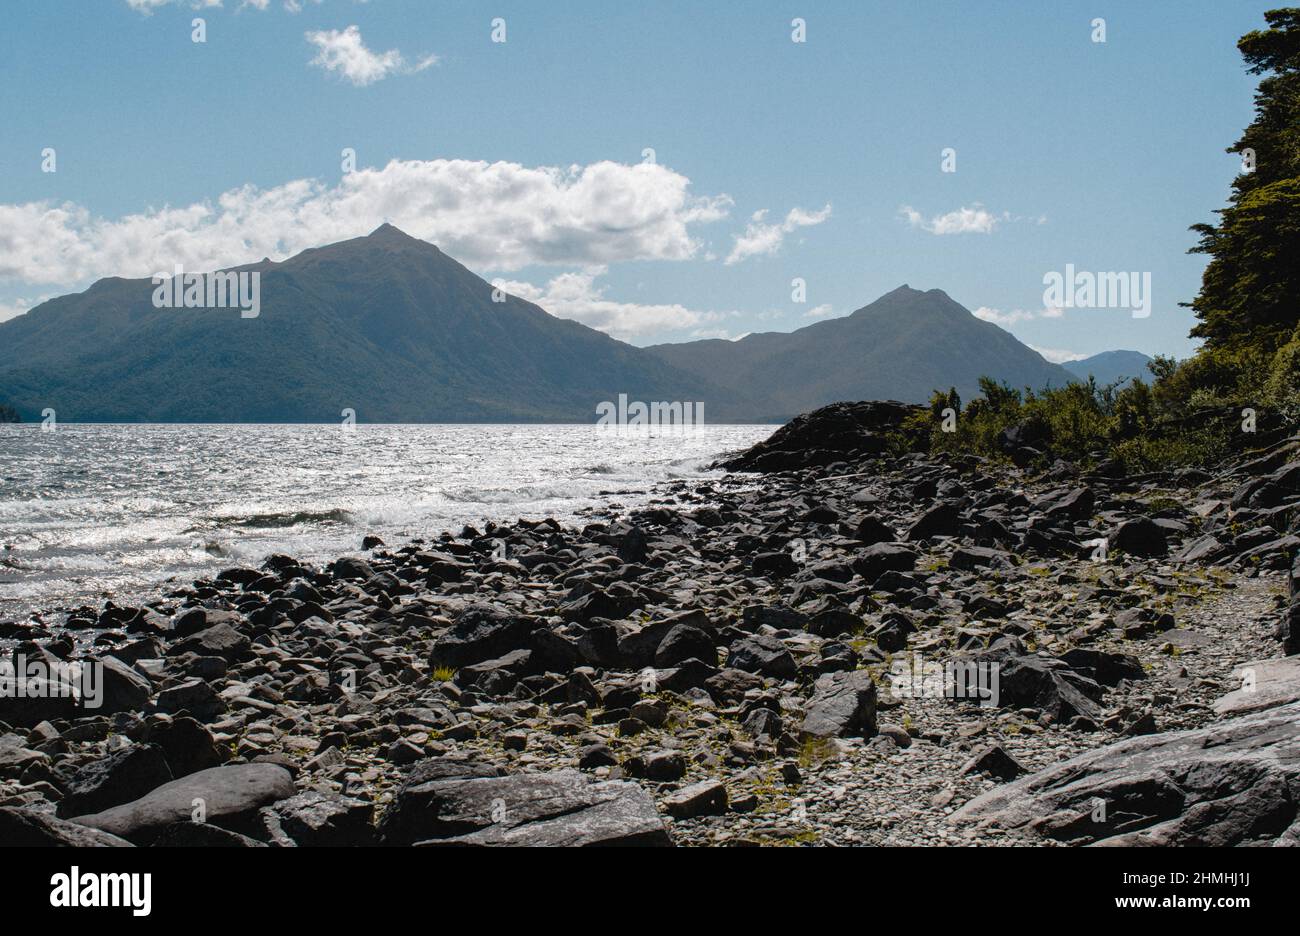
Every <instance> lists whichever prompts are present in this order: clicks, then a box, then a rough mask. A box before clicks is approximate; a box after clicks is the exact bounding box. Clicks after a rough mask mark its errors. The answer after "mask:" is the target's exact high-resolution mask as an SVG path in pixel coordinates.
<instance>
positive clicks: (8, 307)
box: [0, 296, 52, 322]
mask: <svg viewBox="0 0 1300 936" xmlns="http://www.w3.org/2000/svg"><path fill="white" fill-rule="evenodd" d="M50 298H52V297H51V296H41V297H39V298H37V299H14V300H13V301H12V302H3V301H0V322H7V321H9V320H10V319H11V318H17V317H18V316H20V315H22V314H23V313H24V312H27V311H29V310H31V309H34V308H36V307H37V306H38V305H40V304H41V303H42V302H44V301H45V300H46V299H50Z"/></svg>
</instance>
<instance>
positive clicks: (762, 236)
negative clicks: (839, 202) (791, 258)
mask: <svg viewBox="0 0 1300 936" xmlns="http://www.w3.org/2000/svg"><path fill="white" fill-rule="evenodd" d="M830 216H831V206H830V205H827V206H826V207H825V208H823V209H822V210H821V211H804V210H803V209H802V208H791V209H790V212H789V213H788V214H787V215H786V216H785V220H784V221H782V222H781V223H779V224H768V223H767V221H766V220H765V219H766V217H767V209H766V208H765V209H763V210H762V211H756V212H754V214H753V216H752V217H751V218H750V219H749V224H748V225H747V226H746V227H745V233H744V234H738V235H736V244H735V246H734V247H732V248H731V253H730V254H729V255H728V256H727V259H726V260H725V261H724V263H726V265H727V266H731V265H732V264H733V263H740V262H741V261H742V260H745V259H747V258H749V257H756V256H761V255H764V254H774V253H776V252H777V251H778V250H780V249H781V244H782V243H784V241H785V236H786V235H787V234H789V233H791V232H792V231H794V230H795V229H796V228H801V227H811V226H812V225H815V224H821V223H822V222H823V221H825V220H826V219H827V218H829V217H830Z"/></svg>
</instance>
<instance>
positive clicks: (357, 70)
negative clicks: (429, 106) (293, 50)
mask: <svg viewBox="0 0 1300 936" xmlns="http://www.w3.org/2000/svg"><path fill="white" fill-rule="evenodd" d="M305 35H306V38H307V41H308V42H310V43H311V44H312V45H314V46H316V48H317V49H318V50H319V51H318V52H317V53H316V57H315V58H314V59H312V60H311V62H310V63H309V64H311V65H319V66H320V67H321V68H323V69H325V70H326V71H330V72H337V73H338V74H339V75H340V76H342V77H343V78H344V79H345V80H347V81H350V82H352V84H354V85H356V86H357V87H365V86H366V85H368V84H374V83H375V82H376V81H382V80H383V79H384V78H387V77H388V76H389V75H391V74H393V73H394V72H399V73H403V74H413V73H415V72H419V71H424V70H425V69H426V68H428V67H429V66H430V65H433V64H434V63H435V62H437V61H438V57H437V56H436V55H428V56H425V57H424V58H422V59H420V61H419V62H417V63H416V64H415V65H407V63H406V59H405V58H404V57H403V56H402V53H401V52H399V51H397V50H396V49H389V50H388V51H387V52H372V51H370V50H369V49H367V48H366V44H365V43H364V42H363V41H362V40H361V30H360V29H358V28H357V27H356V26H349V27H348V28H347V29H343V30H338V29H322V30H318V31H316V32H309V33H306V34H305Z"/></svg>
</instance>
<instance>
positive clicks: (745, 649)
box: [727, 634, 798, 679]
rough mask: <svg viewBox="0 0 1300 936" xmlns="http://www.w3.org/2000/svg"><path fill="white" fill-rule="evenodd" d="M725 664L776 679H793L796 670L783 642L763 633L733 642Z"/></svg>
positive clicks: (792, 658)
mask: <svg viewBox="0 0 1300 936" xmlns="http://www.w3.org/2000/svg"><path fill="white" fill-rule="evenodd" d="M727 666H728V667H730V668H732V669H738V670H743V671H745V672H747V673H759V674H761V675H763V676H772V677H774V678H776V679H793V678H794V675H795V673H796V672H798V669H797V667H796V666H795V662H794V657H793V656H791V655H790V651H789V650H787V649H786V646H785V644H783V643H781V641H779V640H777V639H776V638H775V637H768V636H766V635H763V634H756V635H754V636H753V637H744V638H742V639H740V640H737V641H736V642H735V643H733V644H732V645H731V649H730V651H729V652H728V654H727Z"/></svg>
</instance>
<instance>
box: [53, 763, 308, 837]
mask: <svg viewBox="0 0 1300 936" xmlns="http://www.w3.org/2000/svg"><path fill="white" fill-rule="evenodd" d="M295 792H296V791H295V790H294V786H293V778H292V777H291V776H290V775H289V771H287V770H285V769H284V768H283V767H277V766H275V765H274V764H238V765H232V766H228V767H213V768H211V769H209V770H201V771H199V772H198V773H194V774H190V775H189V776H188V777H182V778H181V779H179V780H173V781H171V782H170V783H167V784H164V785H163V786H160V787H158V788H157V789H156V790H153V791H152V792H150V793H147V794H146V795H144V796H143V797H141V798H140V799H138V800H135V801H134V802H131V803H126V804H124V805H121V806H115V807H113V808H112V809H107V810H104V811H102V812H97V813H93V814H91V815H87V816H78V817H76V818H75V819H74V821H75V822H79V823H81V824H82V825H85V826H90V827H91V828H95V829H102V830H103V831H105V832H110V833H112V834H113V835H118V836H121V837H122V838H124V839H127V840H129V841H131V842H134V843H135V844H137V845H148V844H150V843H151V842H152V841H153V840H154V839H156V838H157V837H158V835H159V834H160V833H161V832H162V831H163V830H164V829H165V828H166V827H167V826H169V825H172V824H174V823H177V822H190V821H193V815H194V812H195V810H196V809H198V808H199V807H200V805H201V807H202V809H203V810H204V819H203V821H205V822H210V823H212V824H213V825H216V826H220V827H221V828H223V829H229V830H230V831H232V832H238V833H240V834H241V835H249V836H252V837H256V835H257V833H258V832H259V831H260V822H259V810H260V809H261V808H262V807H263V806H269V805H270V804H272V803H274V802H277V801H279V800H283V799H288V798H289V797H291V796H293V795H294V793H295Z"/></svg>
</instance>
